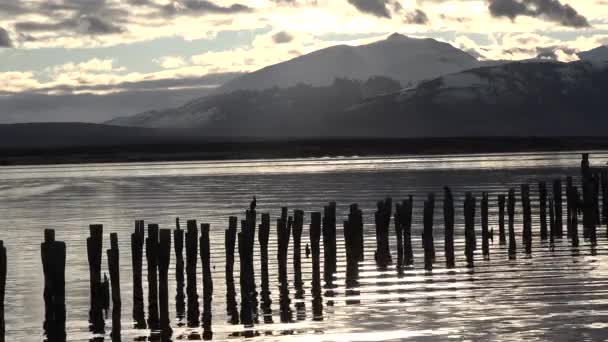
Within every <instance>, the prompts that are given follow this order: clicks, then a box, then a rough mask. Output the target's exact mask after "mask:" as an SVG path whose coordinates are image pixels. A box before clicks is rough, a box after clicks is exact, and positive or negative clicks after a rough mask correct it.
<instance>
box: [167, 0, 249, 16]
mask: <svg viewBox="0 0 608 342" xmlns="http://www.w3.org/2000/svg"><path fill="white" fill-rule="evenodd" d="M162 11H163V13H164V15H165V16H175V15H204V14H235V13H249V12H253V8H251V7H249V6H246V5H243V4H238V3H237V4H232V5H230V6H220V5H217V4H215V3H213V2H211V1H206V0H176V1H172V2H170V3H169V4H167V5H165V6H163V7H162Z"/></svg>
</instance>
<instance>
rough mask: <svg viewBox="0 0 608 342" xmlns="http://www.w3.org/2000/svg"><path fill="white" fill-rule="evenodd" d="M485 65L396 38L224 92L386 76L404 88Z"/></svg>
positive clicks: (443, 46)
mask: <svg viewBox="0 0 608 342" xmlns="http://www.w3.org/2000/svg"><path fill="white" fill-rule="evenodd" d="M476 66H479V64H478V61H477V59H475V58H474V57H472V56H471V55H469V54H467V53H466V52H464V51H462V50H459V49H457V48H455V47H453V46H452V45H450V44H447V43H443V42H439V41H437V40H434V39H430V38H426V39H417V38H410V37H406V36H404V35H401V34H397V33H395V34H393V35H391V36H389V37H388V38H387V39H385V40H381V41H378V42H374V43H371V44H367V45H361V46H349V45H337V46H332V47H329V48H326V49H322V50H319V51H315V52H312V53H309V54H307V55H303V56H300V57H297V58H294V59H292V60H289V61H286V62H283V63H279V64H275V65H271V66H268V67H265V68H263V69H261V70H258V71H255V72H251V73H248V74H245V75H243V76H241V77H238V78H236V79H234V80H232V81H229V82H228V83H226V84H225V85H224V86H222V87H220V89H219V91H220V92H231V91H235V90H263V89H267V88H271V87H275V86H278V87H282V88H287V87H292V86H295V85H297V84H298V83H304V84H309V85H312V86H327V85H330V84H331V83H332V82H333V81H334V79H336V78H347V79H355V80H361V81H363V80H367V79H368V78H370V77H372V76H386V77H390V78H392V79H395V80H397V81H399V82H400V83H401V84H402V85H403V86H407V85H410V84H412V83H415V82H418V81H421V80H424V79H430V78H435V77H437V76H441V75H444V74H447V73H453V72H457V71H461V70H465V69H470V68H473V67H476Z"/></svg>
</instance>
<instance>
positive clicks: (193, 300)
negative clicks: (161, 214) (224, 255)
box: [186, 220, 200, 328]
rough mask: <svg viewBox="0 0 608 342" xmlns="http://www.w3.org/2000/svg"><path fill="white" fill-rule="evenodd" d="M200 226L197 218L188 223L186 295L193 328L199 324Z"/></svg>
mask: <svg viewBox="0 0 608 342" xmlns="http://www.w3.org/2000/svg"><path fill="white" fill-rule="evenodd" d="M197 254H198V227H197V224H196V220H189V221H188V222H187V223H186V296H187V298H188V309H187V311H186V320H187V321H188V326H189V327H191V328H194V327H198V326H199V314H200V312H199V307H198V291H197V289H196V288H197V286H196V282H197V280H196V264H197V260H198V255H197Z"/></svg>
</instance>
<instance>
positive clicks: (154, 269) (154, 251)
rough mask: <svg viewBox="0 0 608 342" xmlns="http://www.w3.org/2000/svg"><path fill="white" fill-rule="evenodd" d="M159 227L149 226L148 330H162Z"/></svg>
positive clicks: (147, 243) (147, 251) (147, 255)
mask: <svg viewBox="0 0 608 342" xmlns="http://www.w3.org/2000/svg"><path fill="white" fill-rule="evenodd" d="M158 249H159V245H158V225H157V224H148V237H147V238H146V260H147V261H148V328H150V329H151V330H158V329H159V328H160V317H159V316H160V313H159V311H158V261H159V260H158V252H159V251H158Z"/></svg>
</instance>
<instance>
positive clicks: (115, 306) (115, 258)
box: [106, 233, 122, 338]
mask: <svg viewBox="0 0 608 342" xmlns="http://www.w3.org/2000/svg"><path fill="white" fill-rule="evenodd" d="M106 253H107V256H108V270H109V271H110V284H111V286H112V338H118V337H120V330H121V324H120V320H121V309H122V301H121V297H120V264H119V251H118V235H117V234H116V233H112V234H110V249H108V250H107V251H106Z"/></svg>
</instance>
